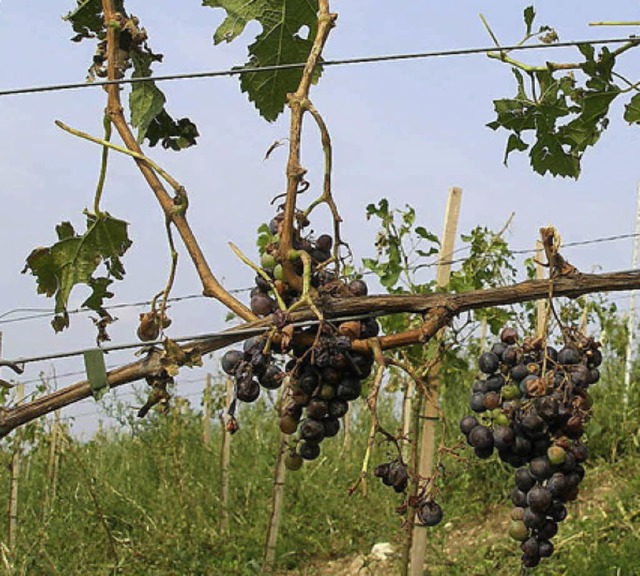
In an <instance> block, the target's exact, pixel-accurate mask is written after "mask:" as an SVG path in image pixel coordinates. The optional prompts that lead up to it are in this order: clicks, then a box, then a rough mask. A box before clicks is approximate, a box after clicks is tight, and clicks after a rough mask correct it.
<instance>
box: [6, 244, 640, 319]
mask: <svg viewBox="0 0 640 576" xmlns="http://www.w3.org/2000/svg"><path fill="white" fill-rule="evenodd" d="M638 236H640V234H618V235H615V236H604V237H600V238H591V239H588V240H578V241H575V242H567V243H566V244H563V245H562V246H561V248H575V247H577V246H587V245H589V244H601V243H605V242H614V241H617V240H627V239H629V238H636V237H638ZM470 249H471V247H470V246H461V247H460V248H456V249H455V250H454V251H453V252H452V254H456V253H459V252H463V251H467V250H470ZM535 252H536V250H535V248H525V249H518V250H511V253H512V254H518V255H522V254H535ZM465 260H466V258H456V259H452V260H443V261H440V260H438V258H437V257H436V258H434V259H433V260H432V261H431V262H428V263H427V264H419V265H418V266H417V267H416V269H424V268H433V267H435V266H438V265H439V264H447V265H450V264H459V263H460V262H464V261H465ZM361 274H362V275H363V276H371V275H373V274H375V272H373V271H371V270H365V271H363V272H362V273H361ZM251 290H252V288H234V289H231V290H229V291H228V292H229V294H241V293H245V292H249V291H251ZM200 298H209V297H208V296H204V295H203V294H187V295H185V296H176V297H173V298H169V299H168V300H167V302H181V301H185V300H194V299H200ZM151 302H152V301H151V300H144V301H140V302H130V303H122V304H113V305H111V306H105V310H118V309H123V308H137V307H140V306H148V305H149V304H151ZM24 310H42V312H41V313H38V314H32V315H27V316H18V317H17V318H5V317H6V316H8V315H10V314H13V313H15V312H18V311H24ZM89 312H92V310H91V309H90V308H75V309H73V310H69V311H68V314H69V315H71V314H80V313H89ZM54 314H55V311H54V310H51V309H49V311H47V312H45V311H44V309H43V308H14V309H13V310H9V311H8V312H4V313H3V314H0V324H12V323H15V322H23V321H26V320H36V319H39V318H50V317H51V316H53V315H54Z"/></svg>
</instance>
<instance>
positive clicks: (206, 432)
mask: <svg viewBox="0 0 640 576" xmlns="http://www.w3.org/2000/svg"><path fill="white" fill-rule="evenodd" d="M211 380H212V377H211V373H210V372H207V379H206V384H205V386H204V394H203V396H204V397H203V402H204V406H203V408H202V443H203V444H204V445H205V446H209V444H211V394H212V392H213V386H212V384H211Z"/></svg>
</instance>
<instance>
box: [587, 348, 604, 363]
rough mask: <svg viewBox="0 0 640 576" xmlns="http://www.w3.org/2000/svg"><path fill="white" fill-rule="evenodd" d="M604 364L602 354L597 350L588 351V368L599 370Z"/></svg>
mask: <svg viewBox="0 0 640 576" xmlns="http://www.w3.org/2000/svg"><path fill="white" fill-rule="evenodd" d="M600 364H602V352H600V350H598V349H597V348H591V349H590V350H588V351H587V366H589V368H597V367H598V366H600Z"/></svg>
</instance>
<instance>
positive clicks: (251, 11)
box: [202, 0, 320, 122]
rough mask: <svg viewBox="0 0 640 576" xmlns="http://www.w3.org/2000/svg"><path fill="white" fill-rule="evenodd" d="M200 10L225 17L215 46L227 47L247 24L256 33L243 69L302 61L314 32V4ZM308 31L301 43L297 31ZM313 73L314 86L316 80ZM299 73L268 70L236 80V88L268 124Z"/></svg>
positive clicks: (208, 2) (221, 0) (266, 2)
mask: <svg viewBox="0 0 640 576" xmlns="http://www.w3.org/2000/svg"><path fill="white" fill-rule="evenodd" d="M202 4H203V5H204V6H209V7H211V8H223V9H224V10H225V11H226V12H227V17H226V18H225V20H224V21H223V22H222V24H221V25H220V26H219V27H218V29H217V30H216V32H215V34H214V36H213V40H214V43H215V44H220V43H221V42H231V41H232V40H234V39H235V38H237V37H238V36H239V35H240V34H242V32H243V30H244V29H245V27H246V25H247V24H248V23H249V22H251V21H252V20H256V21H258V23H259V24H260V25H261V26H262V32H261V33H260V34H259V35H258V36H257V37H256V40H255V42H254V43H253V44H251V45H250V46H249V61H248V62H247V64H246V66H247V67H251V68H253V67H262V66H279V65H282V64H296V63H302V62H305V61H306V60H307V57H308V56H309V52H310V51H311V47H312V45H313V38H314V37H315V34H316V30H317V12H318V1H317V0H253V1H251V2H246V1H245V0H203V3H202ZM304 26H307V27H308V28H309V33H308V36H307V38H302V37H301V36H300V29H301V28H302V27H304ZM319 74H320V72H319V71H318V72H317V74H316V77H315V79H314V80H315V81H317V79H318V78H319ZM301 77H302V69H300V68H296V69H291V70H274V71H271V72H254V73H247V74H242V75H241V77H240V86H241V89H242V91H243V92H246V93H247V96H248V97H249V100H250V101H251V102H253V103H254V104H255V106H256V108H257V109H258V111H259V113H260V115H261V116H262V117H263V118H265V119H266V120H268V121H270V122H272V121H274V120H276V118H277V117H278V116H279V114H280V113H281V112H282V111H283V109H284V106H285V104H286V102H287V94H288V93H290V92H295V90H296V89H297V87H298V84H299V82H300V78H301Z"/></svg>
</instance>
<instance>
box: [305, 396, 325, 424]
mask: <svg viewBox="0 0 640 576" xmlns="http://www.w3.org/2000/svg"><path fill="white" fill-rule="evenodd" d="M328 413H329V403H328V402H327V401H326V400H320V399H319V398H311V400H310V401H309V404H307V416H309V418H313V419H314V420H322V419H323V418H324V417H325V416H326V415H327V414H328Z"/></svg>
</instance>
